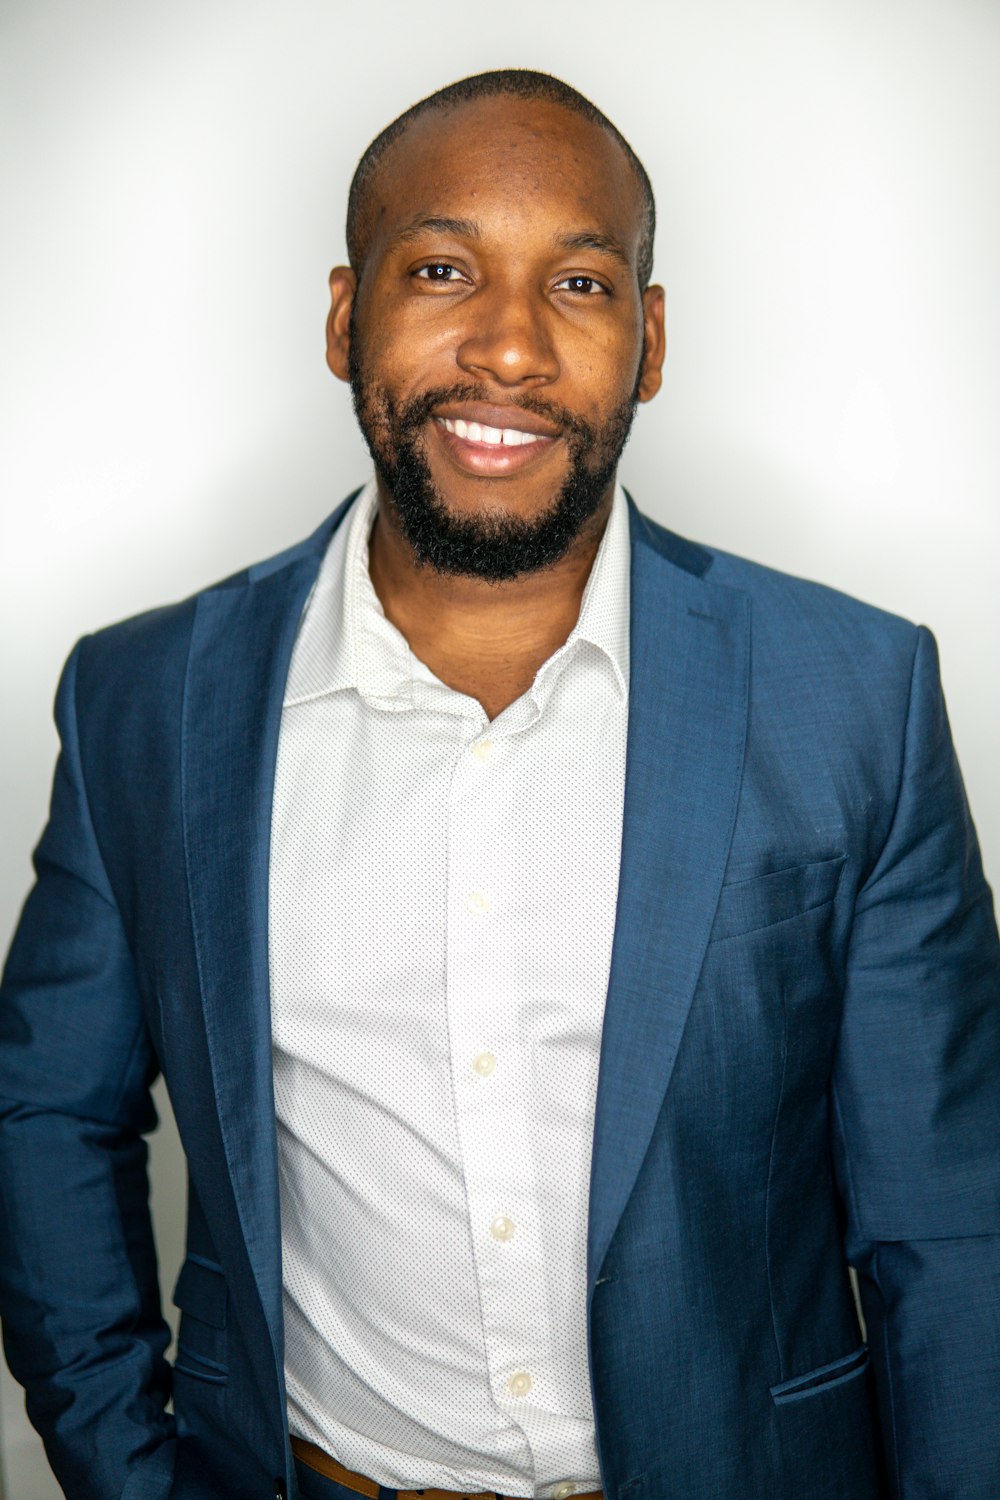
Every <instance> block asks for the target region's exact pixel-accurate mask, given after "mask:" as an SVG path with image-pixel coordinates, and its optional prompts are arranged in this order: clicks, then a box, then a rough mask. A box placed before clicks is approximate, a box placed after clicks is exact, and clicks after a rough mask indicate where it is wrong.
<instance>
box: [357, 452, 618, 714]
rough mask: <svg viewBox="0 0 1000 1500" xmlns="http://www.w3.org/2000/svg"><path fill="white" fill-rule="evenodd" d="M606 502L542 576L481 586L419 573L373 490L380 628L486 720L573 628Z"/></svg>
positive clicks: (389, 509) (387, 503) (372, 547)
mask: <svg viewBox="0 0 1000 1500" xmlns="http://www.w3.org/2000/svg"><path fill="white" fill-rule="evenodd" d="M613 499H614V485H613V484H611V485H610V486H609V488H608V492H607V495H606V496H605V498H604V500H603V501H602V503H601V506H600V509H599V510H598V511H597V512H596V513H595V514H594V516H593V517H592V519H591V521H590V523H589V524H588V525H587V526H586V527H585V528H584V530H583V531H582V532H581V533H580V535H579V536H578V537H577V538H576V539H575V541H574V542H573V544H572V546H571V547H570V548H569V550H568V551H567V553H566V554H565V556H564V557H562V558H560V559H559V561H558V562H556V563H553V564H552V566H551V567H548V568H543V569H540V570H539V571H538V572H532V573H522V574H519V575H518V576H517V577H516V578H512V579H509V580H505V581H504V582H503V583H487V582H486V581H485V580H483V579H481V578H475V577H470V576H467V575H459V574H444V573H437V572H435V571H434V570H433V569H432V568H430V567H428V566H426V565H422V564H420V563H418V561H417V559H416V557H415V555H414V553H413V549H412V547H411V546H410V544H409V542H408V541H407V540H406V538H405V537H404V536H403V534H402V532H401V530H400V529H399V526H398V523H397V521H396V518H395V511H394V508H393V506H392V502H391V498H390V497H389V496H388V495H387V494H386V493H384V492H383V490H382V487H381V482H380V486H379V502H378V514H377V516H376V519H375V525H374V528H373V530H372V534H371V540H370V544H369V566H370V571H371V579H372V584H373V586H374V588H375V592H376V594H377V595H378V598H379V602H380V603H381V605H382V609H383V611H384V613H385V616H386V618H387V619H388V620H389V621H391V623H392V624H393V625H395V627H396V629H397V630H399V631H400V633H401V634H402V635H403V636H404V637H405V638H406V640H407V642H408V643H409V646H410V649H411V650H412V651H413V653H414V655H415V656H416V657H418V658H419V660H421V661H422V662H424V663H425V664H426V665H427V666H428V667H430V669H431V671H432V672H434V674H435V676H437V677H439V678H440V679H441V681H442V682H445V683H447V684H448V686H449V687H454V688H455V689H456V690H458V691H460V692H465V693H469V694H470V695H471V696H473V697H476V698H478V699H479V701H480V703H481V704H482V705H483V707H484V709H485V710H486V712H487V714H488V715H489V716H490V718H493V717H495V715H496V713H497V712H500V711H501V710H502V709H503V708H504V707H506V706H507V703H509V702H513V700H514V698H516V697H519V696H520V694H521V693H522V692H524V691H526V690H527V688H528V687H530V685H531V682H532V681H533V679H534V675H535V673H536V672H537V670H538V668H539V667H540V666H541V665H542V663H543V662H544V661H547V660H548V658H549V657H550V656H551V655H552V653H553V652H554V651H557V650H558V649H559V647H560V646H561V645H562V644H563V642H564V641H565V640H566V638H567V636H568V635H569V633H570V631H571V630H572V629H573V626H574V625H575V624H576V622H577V619H578V618H579V614H580V601H581V600H582V598H583V591H584V589H585V587H586V584H587V579H588V578H589V576H590V570H591V568H592V567H593V564H594V558H595V557H596V556H597V549H598V547H599V546H600V543H601V537H602V536H603V535H604V528H605V526H606V525H607V521H608V517H609V515H610V514H611V505H612V502H613Z"/></svg>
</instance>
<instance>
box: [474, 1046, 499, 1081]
mask: <svg viewBox="0 0 1000 1500" xmlns="http://www.w3.org/2000/svg"><path fill="white" fill-rule="evenodd" d="M496 1065H497V1060H496V1058H495V1057H494V1056H493V1053H492V1052H480V1054H479V1056H478V1057H474V1058H473V1059H472V1066H473V1067H474V1068H475V1070H476V1072H477V1073H478V1074H479V1076H480V1078H489V1076H490V1074H491V1073H492V1072H493V1069H494V1068H495V1067H496Z"/></svg>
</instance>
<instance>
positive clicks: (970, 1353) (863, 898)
mask: <svg viewBox="0 0 1000 1500" xmlns="http://www.w3.org/2000/svg"><path fill="white" fill-rule="evenodd" d="M833 1104H834V1118H835V1158H836V1166H837V1173H838V1178H839V1182H840V1188H841V1192H842V1196H843V1199H844V1202H845V1205H846V1212H847V1236H846V1242H847V1251H848V1258H849V1259H850V1261H851V1263H852V1264H853V1265H854V1266H855V1268H856V1270H857V1273H858V1280H859V1287H860V1293H861V1300H862V1307H863V1310H864V1316H865V1322H866V1325H867V1332H868V1340H869V1345H870V1348H871V1355H872V1361H873V1365H874V1368H875V1374H876V1382H877V1389H878V1395H879V1407H880V1415H881V1422H882V1428H883V1438H884V1443H885V1448H886V1459H887V1464H888V1468H889V1473H890V1477H891V1484H892V1486H893V1494H894V1495H897V1496H899V1497H903V1500H909V1497H916V1496H932V1495H940V1496H945V1495H947V1496H949V1497H950V1500H996V1497H997V1496H998V1495H1000V1160H998V1143H1000V949H998V942H997V929H996V922H995V919H994V915H993V906H992V900H991V896H990V891H989V887H988V886H987V884H986V881H985V879H984V877H983V871H982V865H981V862H980V857H979V850H978V846H977V843H976V835H975V830H974V828H973V825H972V821H971V818H970V816H969V810H968V807H967V804H966V800H965V794H964V791H963V787H962V781H961V776H960V773H959V769H958V765H957V762H956V758H955V753H954V749H953V747H952V742H951V736H950V732H949V728H948V721H947V715H946V712H945V707H944V701H943V697H942V693H941V687H940V680H939V675H938V663H937V652H936V648H935V645H934V640H933V637H932V636H931V635H930V633H929V632H928V631H926V630H924V629H921V630H920V631H919V632H918V638H917V646H916V652H915V656H914V661H913V675H912V682H911V689H910V702H909V709H908V714H907V723H906V731H905V745H904V750H903V755H902V766H901V774H900V779H899V788H898V795H897V801H896V807H895V811H894V814H893V818H892V822H891V825H890V828H889V832H888V836H887V838H886V840H885V843H884V845H883V847H882V848H881V851H880V852H879V854H878V857H877V859H876V861H875V863H874V866H873V868H872V869H871V872H870V874H869V876H868V879H867V880H866V881H865V883H864V885H863V886H862V888H861V890H860V892H859V895H858V898H857V903H856V907H855V915H854V923H853V929H852V938H851V944H850V951H849V963H848V971H847V976H846V993H845V1005H844V1013H843V1022H842V1032H841V1037H840V1044H839V1050H838V1058H837V1063H836V1067H835V1074H834V1089H833Z"/></svg>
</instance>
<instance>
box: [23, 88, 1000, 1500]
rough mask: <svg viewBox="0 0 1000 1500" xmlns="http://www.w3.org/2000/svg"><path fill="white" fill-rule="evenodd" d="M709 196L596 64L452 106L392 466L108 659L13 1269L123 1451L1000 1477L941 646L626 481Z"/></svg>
mask: <svg viewBox="0 0 1000 1500" xmlns="http://www.w3.org/2000/svg"><path fill="white" fill-rule="evenodd" d="M652 232H653V199H652V193H651V191H650V188H649V184H648V181H647V178H646V175H645V173H644V171H643V169H642V167H641V165H640V163H639V162H638V160H637V159H636V157H635V156H634V154H633V153H632V151H631V149H630V148H629V147H628V145H627V144H626V143H625V142H624V141H623V139H622V138H621V136H620V135H619V134H618V132H617V131H616V130H615V129H614V127H613V126H611V124H610V123H609V122H608V121H607V120H606V119H605V118H604V117H603V116H602V115H601V114H600V113H599V112H598V111H596V110H595V109H594V107H593V106H592V105H590V104H589V103H588V102H587V101H585V100H583V99H582V98H581V97H580V96H579V95H578V94H576V93H575V92H574V91H573V90H571V89H569V88H568V87H567V86H566V85H563V84H561V83H559V82H558V81H557V80H554V79H551V78H548V77H546V76H543V75H538V74H532V73H520V72H501V73H493V74H485V75H481V76H480V77H477V78H473V79H467V80H465V81H463V82H462V83H459V84H457V85H454V86H452V87H451V88H448V89H445V90H443V91H441V92H440V93H439V94H437V95H435V96H432V98H431V99H429V100H425V101H423V102H422V103H421V104H418V105H416V106H414V108H413V109H412V110H410V111H408V112H407V113H406V114H405V115H403V116H402V117H401V118H400V120H398V121H396V122H395V123H394V124H393V125H391V126H390V127H389V128H388V129H387V131H385V132H384V133H383V135H382V136H380V137H379V138H378V139H377V140H376V142H375V143H374V144H373V145H372V147H370V148H369V151H368V152H367V153H366V155H365V157H364V158H363V159H362V163H361V165H360V166H359V169H358V172H357V174H356V177H355V181H354V184H353V186H352V191H351V198H350V204H349V215H348V246H349V254H350V266H349V267H339V268H337V269H336V270H335V271H334V272H333V273H332V275H331V278H330V284H331V291H332V304H331V312H330V317H329V324H328V361H329V364H330V366H331V369H332V370H333V371H334V373H335V374H336V375H338V376H339V377H341V378H342V379H349V380H350V382H351V386H352V390H353V394H354V400H355V405H356V409H357V414H358V418H359V421H360V423H361V426H362V429H363V431H364V434H365V437H366V439H367V441H368V445H369V447H370V449H371V453H372V457H373V459H374V463H375V478H374V480H373V481H372V482H371V483H370V484H369V485H368V486H367V487H366V488H365V489H364V490H363V491H361V492H360V493H359V494H358V495H356V496H355V497H352V499H351V500H350V501H348V502H345V504H344V505H343V506H341V507H340V509H339V510H338V511H337V512H336V513H335V514H334V516H333V517H332V518H331V520H330V521H328V522H326V523H324V525H323V526H322V527H321V528H320V529H319V531H318V532H317V533H316V534H315V535H314V536H313V537H311V538H310V539H309V540H308V541H307V542H305V543H303V544H302V545H301V546H298V547H295V548H293V549H292V550H291V551H290V552H287V553H285V554H283V555H282V556H280V557H278V558H275V559H272V560H271V561H270V562H267V563H264V564H261V565H259V566H257V567H254V568H251V569H249V570H247V571H246V572H243V573H240V574H238V575H236V576H235V577H233V578H231V579H228V580H226V581H225V582H224V583H222V584H220V585H218V586H217V587H215V588H212V589H209V590H207V591H206V592H205V593H203V594H201V595H199V596H198V597H197V598H196V599H194V600H190V601H187V602H186V603H184V604H181V605H179V606H176V607H174V608H171V609H166V610H161V611H158V612H156V613H153V614H151V615H147V616H143V617H141V618H140V619H138V620H133V621H129V622H126V623H125V624H123V625H121V626H117V627H115V628H113V629H111V630H108V631H104V632H101V633H100V634H99V635H98V636H95V637H93V638H91V639H88V640H85V641H83V642H82V643H81V644H80V645H79V646H78V647H77V649H76V650H75V652H74V653H73V655H72V656H71V658H70V661H69V663H68V665H67V668H66V672H65V674H64V677H63V681H62V684H61V688H60V693H59V698H58V703H57V716H58V720H59V724H60V729H61V734H62V754H61V757H60V761H59V767H58V769H57V774H56V782H55V788H54V793H53V805H52V813H51V818H50V822H49V825H48V827H47V829H46V832H45V834H44V836H43V838H42V841H41V844H40V846H39V849H38V852H37V856H36V863H37V870H38V883H37V885H36V887H35V889H34V890H33V892H32V894H31V896H30V897H29V899H28V903H27V906H26V909H25V913H24V916H23V919H22V922H21V926H20V928H19V931H18V934H17V937H16V939H15V943H14V947H13V950H12V953H11V957H10V960H9V963H8V969H7V975H6V981H5V989H4V993H3V1006H2V1011H0V1016H2V1022H0V1024H2V1028H3V1030H2V1038H3V1049H2V1062H0V1099H2V1121H3V1130H2V1133H0V1149H2V1158H0V1161H2V1174H3V1175H2V1181H3V1210H4V1214H3V1231H2V1247H0V1255H2V1258H0V1291H2V1307H3V1314H4V1319H5V1325H6V1341H7V1350H8V1356H9V1359H10V1363H11V1367H12V1369H13V1370H14V1372H15V1374H16V1375H17V1376H18V1377H19V1378H20V1379H21V1380H22V1381H23V1383H24V1384H25V1386H26V1387H27V1390H28V1401H29V1410H30V1412H31V1415H32V1418H33V1420H34V1421H35V1423H36V1425H37V1426H38V1428H39V1430H40V1431H41V1432H42V1434H43V1436H44V1438H45V1441H46V1445H47V1448H48V1452H49V1455H50V1458H51V1462H52V1465H53V1467H54V1469H55V1471H56V1473H57V1474H58V1476H59V1477H60V1479H61V1482H62V1484H63V1486H64V1488H65V1489H66V1492H67V1494H68V1495H70V1496H72V1497H76V1500H98V1497H99V1500H109V1497H117V1496H121V1497H123V1500H140V1497H142V1500H154V1497H155V1500H162V1497H165V1496H168V1495H169V1496H171V1497H173V1500H222V1497H231V1496H238V1497H241V1500H242V1497H253V1496H260V1497H262V1500H263V1497H265V1496H268V1495H272V1494H273V1495H277V1496H292V1495H295V1494H298V1493H301V1494H302V1495H303V1496H305V1497H306V1500H333V1497H340V1500H344V1497H349V1496H351V1495H356V1494H364V1495H370V1496H378V1495H381V1496H392V1495H395V1494H396V1493H397V1492H398V1493H400V1494H406V1492H411V1493H412V1492H414V1491H415V1492H416V1493H418V1494H423V1495H425V1496H426V1495H435V1494H437V1493H439V1492H444V1493H447V1494H450V1495H471V1494H479V1493H485V1492H491V1493H496V1494H500V1495H512V1496H529V1495H531V1496H544V1497H552V1500H562V1497H565V1496H567V1495H594V1494H596V1493H598V1492H600V1491H603V1493H604V1494H605V1495H607V1496H609V1497H610V1496H614V1497H625V1496H628V1497H629V1500H645V1497H649V1500H667V1497H675V1496H677V1497H683V1500H719V1497H725V1500H728V1497H732V1500H737V1497H739V1500H744V1497H748V1496H749V1497H761V1500H800V1497H801V1500H805V1497H810V1500H819V1497H824V1500H834V1497H836V1500H874V1497H878V1496H884V1495H900V1496H906V1497H914V1500H915V1497H918V1496H919V1497H930V1496H954V1497H963V1500H987V1497H992V1500H995V1496H996V1495H997V1494H998V1493H1000V1314H998V1307H1000V1254H998V1245H1000V1241H998V1239H997V1231H998V1227H1000V1226H998V1216H997V1198H998V1194H997V1186H998V1172H997V1161H996V1128H997V1124H998V1115H1000V1071H998V1066H997V1064H998V1062H1000V1006H998V998H1000V985H998V979H1000V956H998V944H997V934H996V927H995V923H994V919H993V915H992V908H991V904H990V897H989V892H988V889H987V887H986V885H985V882H984V880H983V876H982V871H981V866H980V862H979V857H978V852H977V849H976V843H975V836H974V832H973V829H972V825H971V822H970V820H969V816H968V812H967V810H966V806H965V801H964V797H963V793H962V788H961V782H960V778H959V774H958V770H957V766H956V762H955V759H954V754H953V751H952V748H951V744H950V739H949V734H948V728H947V723H946V719H945V715H944V708H943V703H942V699H941V694H940V687H939V684H938V677H937V671H936V661H935V652H934V646H933V641H932V639H931V637H930V636H929V634H928V633H927V632H926V631H925V630H922V629H919V630H918V629H916V628H914V627H912V626H910V625H909V624H907V623H906V622H904V621H901V620H898V619H895V618H892V617H890V616H887V615H884V614H881V613H879V612H878V611H875V610H872V609H870V608H868V607H866V606H863V605H860V604H858V603H856V602H854V601H852V600H849V599H846V598H844V597H842V596H840V595H837V594H834V593H832V592H830V591H829V590H826V589H822V588H820V587H818V586H815V585H812V584H807V583H802V582H800V581H797V580H794V579H789V578H786V577H782V576H780V575H778V574H775V573H772V572H769V571H768V570H766V569H762V568H760V567H757V566H755V565H752V564H750V563H746V562H741V561H739V560H738V559H735V558H732V557H728V556H726V555H724V554H721V553H717V552H711V551H708V550H707V549H705V548H703V547H700V546H696V545H694V544H692V543H689V542H686V541H683V540H681V539H680V538H679V537H676V536H673V535H671V534H670V533H669V532H666V531H664V530H662V529H661V528H660V527H658V526H655V525H653V524H652V523H651V522H650V521H648V520H647V519H646V518H644V517H643V515H642V514H641V513H640V512H639V511H638V510H637V509H636V508H635V506H634V505H633V504H632V502H631V501H630V500H629V499H628V498H627V497H626V496H625V494H624V492H623V491H622V490H621V489H620V488H619V487H618V486H617V483H616V468H617V463H618V459H619V456H620V454H621V451H622V448H623V446H624V443H625V440H626V436H627V433H628V429H629V424H630V421H631V418H632V414H633V411H634V408H635V405H636V402H638V401H648V400H649V399H650V398H651V397H652V396H654V395H655V394H656V391H657V389H658V387H659V383H660V367H661V363H662V359H663V353H664V335H663V293H662V290H661V289H660V288H659V287H656V286H652V285H650V284H649V275H650V267H651V257H652ZM158 1069H162V1071H163V1073H164V1075H165V1078H166V1081H167V1084H168V1087H169V1089H170V1093H171V1098H172V1100H173V1105H174V1110H175V1113H176V1116H177V1123H178V1127H179V1130H180V1135H181V1139H182V1141H183V1143H184V1146H185V1149H186V1152H187V1158H188V1164H189V1178H190V1210H189V1223H188V1258H187V1260H186V1261H185V1264H184V1267H183V1269H182V1271H181V1275H180V1279H179V1281H178V1284H177V1288H176V1293H175V1299H176V1302H177V1304H178V1305H179V1307H180V1308H181V1311H182V1319H181V1329H180V1337H179V1344H178V1349H177V1353H176V1358H175V1363H174V1367H173V1370H172V1372H171V1370H170V1369H169V1367H168V1365H167V1363H166V1361H165V1358H164V1351H165V1348H166V1344H167V1332H166V1329H165V1327H164V1325H163V1323H162V1320H161V1318H160V1312H159V1300H158V1291H157V1285H156V1270H155V1258H154V1253H153V1246H152V1241H151V1235H150V1227H149V1220H148V1215H147V1211H146V1178H145V1147H144V1144H143V1141H142V1133H143V1132H144V1131H148V1130H149V1129H150V1128H151V1126H152V1125H153V1123H154V1120H153V1115H152V1111H151V1107H150V1103H149V1094H148V1089H149V1084H150V1081H151V1079H152V1078H153V1077H154V1075H155V1073H156V1071H157V1070H158ZM848 1263H851V1264H853V1265H854V1266H855V1267H856V1268H857V1272H858V1278H859V1283H860V1291H861V1300H862V1303H863V1308H864V1318H865V1323H866V1337H863V1335H862V1331H861V1329H860V1327H859V1323H858V1318H857V1315H856V1312H855V1305H854V1300H853V1297H852V1292H851V1286H850V1281H849V1276H848ZM171 1390H172V1394H173V1411H172V1413H169V1412H168V1411H167V1406H166V1403H167V1400H168V1397H169V1395H170V1393H171Z"/></svg>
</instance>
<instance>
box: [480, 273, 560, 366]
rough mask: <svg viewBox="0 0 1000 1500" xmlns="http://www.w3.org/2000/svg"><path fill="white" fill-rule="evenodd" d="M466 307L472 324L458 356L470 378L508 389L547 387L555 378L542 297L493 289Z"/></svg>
mask: <svg viewBox="0 0 1000 1500" xmlns="http://www.w3.org/2000/svg"><path fill="white" fill-rule="evenodd" d="M467 307H468V310H469V317H470V322H469V324H468V326H467V327H466V328H465V329H464V330H463V335H462V340H461V343H460V344H459V347H458V352H457V356H456V357H457V360H458V363H459V366H460V367H461V368H462V369H463V370H465V371H466V372H467V373H468V374H470V375H478V376H483V375H486V376H489V377H490V378H491V379H493V380H494V381H496V383H497V384H498V385H506V386H530V387H534V386H539V385H550V384H551V383H552V381H554V380H556V379H557V378H558V375H559V360H558V357H557V355H556V351H555V348H554V346H553V343H552V339H551V336H550V329H549V327H548V322H547V318H546V311H547V309H546V306H545V303H544V299H543V298H541V297H539V296H537V294H536V295H535V296H532V294H531V292H530V291H526V290H521V291H515V290H513V289H512V288H511V287H510V286H509V285H497V286H496V287H494V288H493V289H492V290H491V291H486V290H483V291H481V292H480V294H479V295H478V296H477V297H473V298H470V300H469V302H468V304H467Z"/></svg>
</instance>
